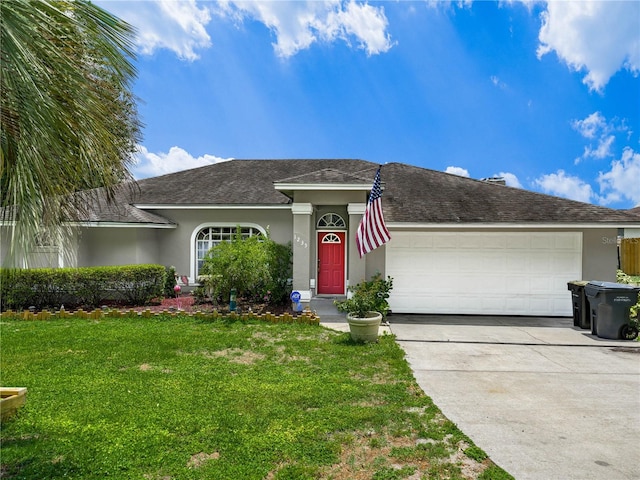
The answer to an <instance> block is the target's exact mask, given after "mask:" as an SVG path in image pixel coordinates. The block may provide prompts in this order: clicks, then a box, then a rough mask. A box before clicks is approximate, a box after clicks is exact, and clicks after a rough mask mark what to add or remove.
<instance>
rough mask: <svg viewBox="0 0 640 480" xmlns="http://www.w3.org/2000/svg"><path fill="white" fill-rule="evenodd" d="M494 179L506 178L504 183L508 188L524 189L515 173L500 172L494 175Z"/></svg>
mask: <svg viewBox="0 0 640 480" xmlns="http://www.w3.org/2000/svg"><path fill="white" fill-rule="evenodd" d="M494 177H501V178H504V181H505V183H506V184H507V186H508V187H515V188H522V184H521V183H520V180H518V177H516V176H515V175H514V174H513V173H509V172H500V173H498V174H497V175H494Z"/></svg>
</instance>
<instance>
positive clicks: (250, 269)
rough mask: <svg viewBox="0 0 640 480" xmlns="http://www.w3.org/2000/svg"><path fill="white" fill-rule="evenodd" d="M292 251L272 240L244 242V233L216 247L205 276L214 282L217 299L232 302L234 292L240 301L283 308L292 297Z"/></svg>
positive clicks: (207, 258)
mask: <svg viewBox="0 0 640 480" xmlns="http://www.w3.org/2000/svg"><path fill="white" fill-rule="evenodd" d="M291 265H292V250H291V246H290V245H280V244H278V243H276V242H274V241H273V240H271V239H270V238H269V237H265V236H263V235H255V236H252V237H249V238H242V234H241V232H240V229H238V231H237V232H236V234H235V235H234V236H233V238H232V239H231V241H230V242H226V241H225V242H222V243H220V244H218V245H216V246H215V247H213V248H212V249H211V250H209V252H208V253H207V255H206V256H205V258H204V263H203V267H202V271H201V273H202V275H203V277H204V276H207V278H209V279H210V281H209V282H208V283H207V284H206V285H205V287H206V288H207V289H210V290H212V292H211V295H212V297H213V298H214V299H216V298H222V299H228V298H229V294H230V292H231V289H232V288H235V289H236V292H237V295H238V297H239V298H246V299H250V300H252V301H256V300H257V301H259V302H264V303H269V304H280V303H283V302H285V301H286V299H287V298H288V295H289V291H290V287H289V282H288V280H289V278H290V277H291V268H292V267H291Z"/></svg>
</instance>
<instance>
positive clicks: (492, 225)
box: [386, 222, 640, 230]
mask: <svg viewBox="0 0 640 480" xmlns="http://www.w3.org/2000/svg"><path fill="white" fill-rule="evenodd" d="M386 226H387V228H389V229H394V230H405V229H406V230H408V229H417V228H418V229H419V228H425V229H435V228H452V229H454V228H455V229H469V230H478V229H494V230H500V229H505V228H511V229H523V230H524V229H531V228H533V229H540V230H553V229H585V228H590V229H611V228H616V229H617V228H640V223H625V222H619V223H614V222H598V223H568V222H557V223H515V222H514V223H507V222H500V223H498V222H474V223H467V222H465V223H454V222H442V223H439V222H386Z"/></svg>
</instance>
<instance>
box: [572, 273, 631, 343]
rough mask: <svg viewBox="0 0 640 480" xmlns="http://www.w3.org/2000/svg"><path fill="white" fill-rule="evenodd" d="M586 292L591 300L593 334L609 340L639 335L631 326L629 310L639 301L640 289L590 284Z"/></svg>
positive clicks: (587, 285) (610, 283) (623, 285)
mask: <svg viewBox="0 0 640 480" xmlns="http://www.w3.org/2000/svg"><path fill="white" fill-rule="evenodd" d="M584 291H585V294H586V296H587V299H588V300H589V310H590V317H591V333H593V334H594V335H597V336H598V337H600V338H609V339H620V338H626V339H633V338H635V337H636V336H637V335H638V331H637V330H636V329H635V327H632V326H631V325H630V324H629V309H630V308H631V307H632V306H633V305H635V304H636V302H637V301H638V293H640V287H633V286H631V285H626V284H624V283H613V282H589V283H587V284H586V285H585V287H584Z"/></svg>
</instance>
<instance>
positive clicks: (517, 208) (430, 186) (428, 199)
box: [382, 163, 637, 224]
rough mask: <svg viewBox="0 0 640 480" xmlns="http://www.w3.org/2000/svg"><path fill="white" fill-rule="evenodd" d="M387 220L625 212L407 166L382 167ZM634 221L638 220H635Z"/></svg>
mask: <svg viewBox="0 0 640 480" xmlns="http://www.w3.org/2000/svg"><path fill="white" fill-rule="evenodd" d="M382 178H383V179H384V180H385V182H386V184H387V187H386V189H385V193H384V195H383V197H382V198H383V207H384V214H385V220H386V221H387V222H418V223H422V222H427V223H432V222H433V223H460V224H464V223H478V222H482V223H601V222H604V223H607V222H615V223H624V222H633V221H634V219H633V216H632V215H629V214H628V213H627V212H625V211H623V210H614V209H610V208H605V207H600V206H597V205H592V204H590V203H582V202H576V201H574V200H568V199H566V198H559V197H554V196H551V195H544V194H541V193H536V192H531V191H528V190H523V189H519V188H512V187H507V186H504V185H499V184H496V183H490V182H484V181H481V180H473V179H470V178H465V177H460V176H457V175H450V174H447V173H444V172H438V171H434V170H428V169H424V168H420V167H414V166H411V165H406V164H401V163H392V164H388V165H385V166H384V167H382ZM635 221H636V222H637V219H636V220H635Z"/></svg>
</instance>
